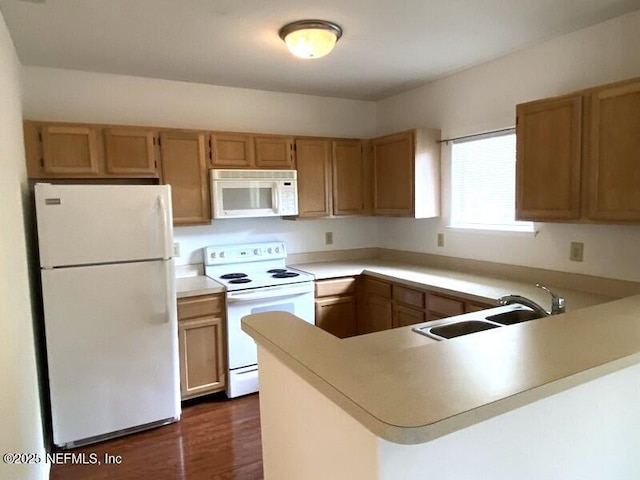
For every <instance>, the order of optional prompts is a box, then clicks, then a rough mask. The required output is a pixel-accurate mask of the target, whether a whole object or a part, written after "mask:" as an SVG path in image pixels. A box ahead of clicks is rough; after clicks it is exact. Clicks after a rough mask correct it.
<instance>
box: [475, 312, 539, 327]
mask: <svg viewBox="0 0 640 480" xmlns="http://www.w3.org/2000/svg"><path fill="white" fill-rule="evenodd" d="M541 317H542V315H540V314H539V313H538V312H534V311H533V310H512V311H510V312H504V313H498V314H496V315H490V316H488V317H486V318H487V320H489V321H491V322H496V323H499V324H500V325H514V324H516V323H521V322H526V321H529V320H535V319H536V318H541Z"/></svg>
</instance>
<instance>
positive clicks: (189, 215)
mask: <svg viewBox="0 0 640 480" xmlns="http://www.w3.org/2000/svg"><path fill="white" fill-rule="evenodd" d="M160 155H161V158H162V162H161V164H162V178H163V182H164V183H165V184H168V185H171V202H172V206H173V224H174V225H199V224H200V225H208V224H210V223H211V206H210V205H211V204H210V202H209V184H208V177H207V160H206V148H205V134H204V133H202V132H173V131H170V132H162V133H160Z"/></svg>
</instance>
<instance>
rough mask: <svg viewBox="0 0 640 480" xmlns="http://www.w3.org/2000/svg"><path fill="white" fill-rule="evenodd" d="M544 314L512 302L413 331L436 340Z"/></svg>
mask: <svg viewBox="0 0 640 480" xmlns="http://www.w3.org/2000/svg"><path fill="white" fill-rule="evenodd" d="M542 316H543V315H542V314H541V313H539V312H536V311H534V310H532V309H531V308H529V307H528V306H525V305H521V304H511V305H505V306H501V307H496V308H491V309H488V310H484V311H479V312H475V313H467V314H463V315H458V316H455V317H450V318H447V319H444V323H443V322H442V321H439V323H437V324H435V325H434V323H436V322H431V324H427V325H424V326H421V327H414V328H413V331H414V332H417V333H420V334H422V335H426V336H427V337H430V338H433V339H435V340H448V339H450V338H456V337H462V336H464V335H470V334H472V333H477V332H482V331H485V330H491V329H493V328H503V327H506V326H509V325H516V324H518V323H522V322H527V321H529V320H535V319H536V318H541V317H542ZM478 317H480V318H478Z"/></svg>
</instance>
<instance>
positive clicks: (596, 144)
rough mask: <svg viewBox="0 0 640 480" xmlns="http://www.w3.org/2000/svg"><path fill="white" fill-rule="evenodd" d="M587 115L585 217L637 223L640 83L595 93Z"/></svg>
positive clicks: (639, 210) (639, 204) (639, 213)
mask: <svg viewBox="0 0 640 480" xmlns="http://www.w3.org/2000/svg"><path fill="white" fill-rule="evenodd" d="M590 113H591V129H590V150H589V157H588V169H589V192H590V195H589V209H588V216H589V218H590V219H593V220H608V221H635V222H637V221H640V81H635V82H632V83H628V84H625V85H620V86H617V87H610V88H603V89H601V90H598V91H596V92H595V93H594V94H593V95H592V97H591V112H590Z"/></svg>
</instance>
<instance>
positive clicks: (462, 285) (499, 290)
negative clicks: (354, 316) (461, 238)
mask: <svg viewBox="0 0 640 480" xmlns="http://www.w3.org/2000/svg"><path fill="white" fill-rule="evenodd" d="M290 266H291V267H294V268H297V269H299V270H303V271H305V272H309V273H311V274H313V275H314V276H315V278H316V279H317V280H322V279H327V278H335V277H347V276H353V275H360V274H362V273H365V274H367V275H372V276H375V277H378V278H381V279H384V280H388V281H391V282H398V283H402V284H404V285H407V286H410V287H411V286H412V287H414V288H420V289H426V290H430V291H434V292H439V293H443V294H449V295H453V296H457V297H461V298H465V299H467V300H475V301H480V302H486V303H496V299H498V298H499V297H501V296H503V295H509V294H516V295H523V296H525V297H528V298H530V299H532V300H533V301H535V302H537V303H539V304H540V305H542V306H543V307H545V308H547V309H549V308H551V297H550V296H549V294H548V293H546V292H544V291H542V290H540V289H539V288H536V287H535V285H534V284H531V283H523V282H518V281H512V280H506V279H500V278H493V277H487V276H483V275H475V274H470V273H463V272H459V271H453V270H443V269H437V268H431V267H427V266H424V265H414V264H407V263H400V262H394V261H389V260H379V259H371V260H356V261H347V262H345V261H338V262H317V263H304V264H296V265H290ZM548 286H549V285H548ZM550 287H551V288H552V290H553V291H554V292H556V293H557V294H558V295H561V296H562V297H564V298H565V300H566V309H567V311H571V310H576V309H580V308H584V307H588V306H591V305H597V304H599V303H603V302H606V301H610V300H612V299H613V298H612V297H609V296H605V295H598V294H594V293H587V292H580V291H577V290H571V289H567V288H561V287H555V286H550Z"/></svg>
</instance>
